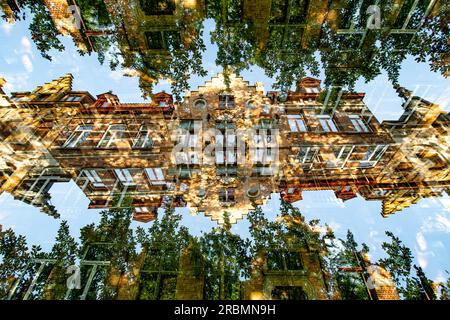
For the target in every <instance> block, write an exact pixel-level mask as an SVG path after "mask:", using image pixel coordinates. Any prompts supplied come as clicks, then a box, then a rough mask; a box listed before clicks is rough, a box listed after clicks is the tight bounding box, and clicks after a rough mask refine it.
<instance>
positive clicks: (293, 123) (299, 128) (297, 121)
mask: <svg viewBox="0 0 450 320" xmlns="http://www.w3.org/2000/svg"><path fill="white" fill-rule="evenodd" d="M287 118H288V122H289V127H290V128H291V132H306V131H308V130H307V128H306V124H305V120H304V118H303V116H301V115H288V116H287Z"/></svg>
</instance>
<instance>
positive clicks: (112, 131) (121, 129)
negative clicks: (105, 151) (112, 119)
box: [97, 124, 127, 148]
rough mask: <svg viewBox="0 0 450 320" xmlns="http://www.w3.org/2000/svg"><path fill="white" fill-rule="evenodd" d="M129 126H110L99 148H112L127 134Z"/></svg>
mask: <svg viewBox="0 0 450 320" xmlns="http://www.w3.org/2000/svg"><path fill="white" fill-rule="evenodd" d="M126 130H127V126H126V125H123V124H115V125H110V126H109V128H108V130H106V132H105V134H104V135H103V137H102V139H101V140H100V142H99V143H98V145H97V148H111V146H112V145H113V144H115V143H116V142H117V140H120V139H121V138H122V137H123V136H124V135H125V133H126Z"/></svg>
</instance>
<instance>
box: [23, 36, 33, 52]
mask: <svg viewBox="0 0 450 320" xmlns="http://www.w3.org/2000/svg"><path fill="white" fill-rule="evenodd" d="M20 42H21V44H22V50H23V52H24V53H31V42H30V40H28V38H27V37H22V40H21V41H20Z"/></svg>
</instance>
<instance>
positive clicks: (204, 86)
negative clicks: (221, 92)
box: [189, 72, 257, 93]
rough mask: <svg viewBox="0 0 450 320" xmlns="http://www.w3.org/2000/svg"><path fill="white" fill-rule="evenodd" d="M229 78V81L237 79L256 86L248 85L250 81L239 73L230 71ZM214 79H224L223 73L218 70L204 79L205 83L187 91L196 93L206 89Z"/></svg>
mask: <svg viewBox="0 0 450 320" xmlns="http://www.w3.org/2000/svg"><path fill="white" fill-rule="evenodd" d="M229 78H230V80H231V82H232V80H238V81H240V82H242V83H244V84H245V85H246V86H247V87H248V88H256V87H257V86H256V85H250V81H248V80H245V79H244V78H243V77H242V76H239V75H237V74H235V73H231V74H230V75H229ZM214 80H221V81H223V80H224V79H223V73H222V72H218V73H217V74H216V75H215V76H212V77H211V78H210V79H209V80H206V81H205V84H203V85H199V86H197V90H190V91H189V92H195V93H197V92H199V91H201V89H206V88H208V87H210V86H212V84H213V82H214ZM230 89H231V86H230ZM225 91H226V89H225Z"/></svg>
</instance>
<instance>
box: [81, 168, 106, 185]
mask: <svg viewBox="0 0 450 320" xmlns="http://www.w3.org/2000/svg"><path fill="white" fill-rule="evenodd" d="M82 173H83V174H84V175H85V176H86V178H87V179H88V180H89V182H90V183H91V184H92V185H93V186H94V187H95V188H104V187H105V184H104V183H103V181H102V179H101V178H100V176H99V175H98V173H97V170H95V169H84V170H83V172H82Z"/></svg>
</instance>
